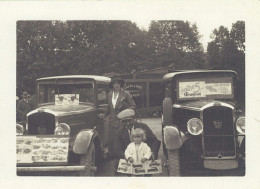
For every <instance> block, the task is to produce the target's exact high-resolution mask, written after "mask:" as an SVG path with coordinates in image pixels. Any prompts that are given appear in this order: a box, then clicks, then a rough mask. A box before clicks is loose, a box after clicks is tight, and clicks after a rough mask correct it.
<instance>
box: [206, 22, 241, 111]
mask: <svg viewBox="0 0 260 189" xmlns="http://www.w3.org/2000/svg"><path fill="white" fill-rule="evenodd" d="M211 39H212V41H211V42H210V43H209V44H208V48H207V61H208V63H209V65H210V66H211V68H212V69H230V70H234V71H236V72H237V73H238V76H239V80H238V94H239V95H238V100H239V102H240V103H241V104H242V105H243V106H244V104H245V22H243V21H238V22H236V23H234V24H232V29H231V31H229V30H228V29H227V28H225V27H223V26H220V27H219V29H215V30H214V31H213V33H212V35H211Z"/></svg>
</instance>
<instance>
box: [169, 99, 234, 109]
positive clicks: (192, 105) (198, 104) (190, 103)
mask: <svg viewBox="0 0 260 189" xmlns="http://www.w3.org/2000/svg"><path fill="white" fill-rule="evenodd" d="M214 103H215V104H217V103H219V104H222V105H223V104H227V105H229V106H232V107H234V106H235V103H234V102H230V101H217V100H202V101H188V102H187V101H186V102H179V103H177V104H174V107H187V108H194V109H201V108H203V107H205V106H207V105H209V104H214Z"/></svg>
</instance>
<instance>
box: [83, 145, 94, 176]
mask: <svg viewBox="0 0 260 189" xmlns="http://www.w3.org/2000/svg"><path fill="white" fill-rule="evenodd" d="M80 165H84V166H85V170H84V171H80V172H79V176H94V175H95V171H96V167H95V145H94V143H91V145H90V147H89V150H88V152H87V153H86V154H83V155H81V157H80Z"/></svg>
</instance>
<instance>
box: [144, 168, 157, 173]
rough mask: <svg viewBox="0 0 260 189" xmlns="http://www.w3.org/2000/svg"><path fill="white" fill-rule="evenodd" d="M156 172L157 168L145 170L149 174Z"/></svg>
mask: <svg viewBox="0 0 260 189" xmlns="http://www.w3.org/2000/svg"><path fill="white" fill-rule="evenodd" d="M157 171H158V169H157V167H152V168H150V169H148V170H147V172H148V173H150V172H157Z"/></svg>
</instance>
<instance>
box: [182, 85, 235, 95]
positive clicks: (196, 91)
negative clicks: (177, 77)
mask: <svg viewBox="0 0 260 189" xmlns="http://www.w3.org/2000/svg"><path fill="white" fill-rule="evenodd" d="M208 95H232V84H231V82H229V83H206V82H205V81H188V82H187V81H185V82H179V98H180V99H185V98H188V99H189V98H203V97H206V96H208Z"/></svg>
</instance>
